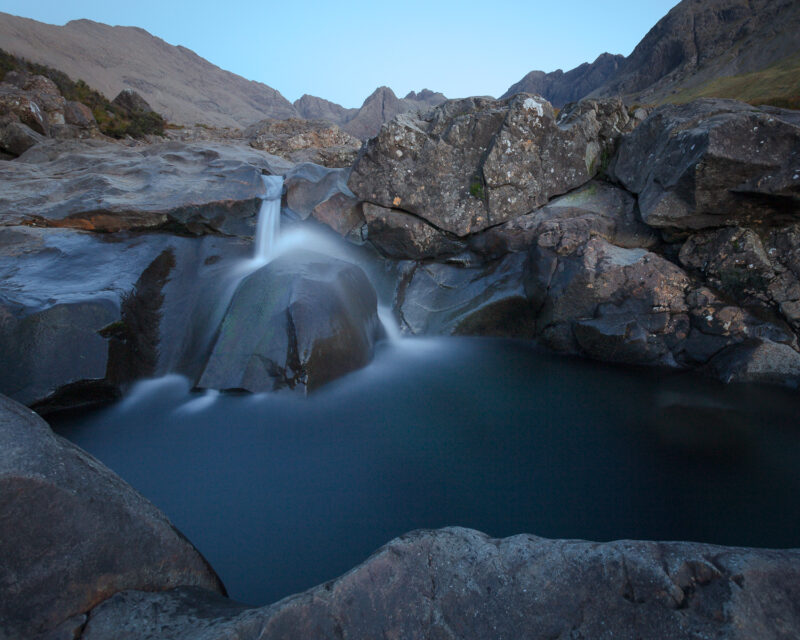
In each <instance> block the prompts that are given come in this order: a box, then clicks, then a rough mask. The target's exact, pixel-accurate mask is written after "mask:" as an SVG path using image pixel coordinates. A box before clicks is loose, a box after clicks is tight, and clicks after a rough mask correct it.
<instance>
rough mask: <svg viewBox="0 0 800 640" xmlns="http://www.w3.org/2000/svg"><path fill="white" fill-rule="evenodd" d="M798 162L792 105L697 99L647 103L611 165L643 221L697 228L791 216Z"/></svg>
mask: <svg viewBox="0 0 800 640" xmlns="http://www.w3.org/2000/svg"><path fill="white" fill-rule="evenodd" d="M799 170H800V118H798V116H797V113H796V112H793V111H788V110H783V109H775V108H771V107H762V108H757V107H751V106H749V105H746V104H744V103H741V102H736V101H733V100H708V99H704V100H698V101H695V102H692V103H689V104H686V105H681V106H671V105H670V106H664V107H660V108H659V109H657V110H656V111H654V112H653V113H652V114H651V116H650V117H649V118H648V119H647V120H646V121H645V122H644V124H642V125H641V126H639V127H638V128H637V129H636V130H635V131H634V132H633V133H632V134H631V135H630V136H627V137H626V138H625V139H624V140H623V141H622V143H621V144H620V149H619V153H618V155H617V157H616V159H615V161H614V163H613V165H612V166H611V168H610V173H611V175H612V176H613V177H614V178H615V179H617V180H619V182H620V183H622V185H623V186H625V188H626V189H628V190H629V191H632V192H633V193H636V194H637V195H638V196H639V208H640V209H641V212H642V219H643V220H644V221H645V222H646V223H647V224H649V225H650V226H653V227H673V228H678V229H702V228H705V227H717V226H722V225H736V224H739V223H744V222H753V223H755V222H768V223H769V224H776V223H777V222H780V221H781V220H786V219H791V218H795V217H796V216H797V215H798V212H800V175H799V174H798V171H799Z"/></svg>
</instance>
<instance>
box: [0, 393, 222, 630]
mask: <svg viewBox="0 0 800 640" xmlns="http://www.w3.org/2000/svg"><path fill="white" fill-rule="evenodd" d="M0 558H2V559H3V560H2V562H0V594H2V596H0V638H3V639H6V638H8V639H11V638H32V637H37V636H38V634H40V633H43V632H45V631H48V630H52V629H55V628H56V627H58V626H61V625H62V624H63V623H64V622H65V621H69V622H67V626H70V625H71V626H77V627H78V628H80V626H82V623H83V622H85V617H84V614H85V613H86V612H87V611H88V610H89V609H91V608H92V607H94V606H96V605H97V604H98V603H100V602H102V601H103V600H105V599H106V598H108V597H109V596H111V595H112V594H114V593H116V592H117V591H122V590H125V589H147V590H153V589H155V590H158V589H169V588H172V587H177V586H179V585H192V586H197V587H202V588H204V589H207V590H210V591H213V592H217V593H221V592H223V588H222V584H221V583H220V581H219V579H218V578H217V576H216V574H215V573H214V572H213V570H212V569H211V568H210V567H209V565H208V564H207V563H206V561H205V560H204V559H203V557H202V556H201V555H200V554H199V553H198V552H197V550H195V549H194V547H192V545H191V544H190V543H189V542H188V541H187V540H186V539H185V538H184V537H183V536H182V535H181V534H180V532H178V531H177V530H176V529H175V528H174V527H173V526H172V525H171V524H170V522H169V521H168V520H167V518H166V517H165V516H164V515H163V514H162V513H161V512H160V511H159V510H158V509H156V508H155V507H154V506H153V505H152V504H151V503H150V502H148V501H147V500H145V499H144V498H143V497H142V496H141V495H139V494H138V493H136V491H134V490H133V489H132V488H131V487H130V486H128V485H127V484H126V483H125V482H123V481H122V480H121V479H120V478H119V477H117V476H116V475H114V474H113V473H112V472H111V471H110V470H108V469H107V468H106V467H104V466H103V465H102V464H100V463H99V462H98V461H97V460H95V459H94V458H93V457H91V456H90V455H88V454H87V453H85V452H83V451H82V450H80V449H79V448H78V447H76V446H74V445H73V444H71V443H69V442H67V441H66V440H64V439H63V438H60V437H58V436H56V435H55V434H54V433H53V432H52V431H51V430H50V428H49V427H48V426H47V424H46V423H45V422H44V421H43V420H42V419H41V418H39V417H38V416H37V415H36V414H35V413H33V412H32V411H31V410H30V409H27V408H26V407H23V406H22V405H20V404H17V403H16V402H14V401H12V400H9V399H8V398H6V397H4V396H0Z"/></svg>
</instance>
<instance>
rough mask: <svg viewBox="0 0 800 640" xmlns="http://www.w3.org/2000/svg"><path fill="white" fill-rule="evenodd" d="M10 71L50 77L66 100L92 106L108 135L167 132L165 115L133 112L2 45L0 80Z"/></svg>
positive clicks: (140, 135) (102, 128) (122, 135)
mask: <svg viewBox="0 0 800 640" xmlns="http://www.w3.org/2000/svg"><path fill="white" fill-rule="evenodd" d="M9 71H25V72H27V73H31V74H34V75H41V76H45V77H47V78H50V80H52V81H53V82H54V83H55V84H56V86H57V87H58V90H59V91H60V92H61V95H63V96H64V97H65V98H66V99H67V100H72V101H75V102H82V103H83V104H85V105H86V106H87V107H89V108H90V109H91V110H92V113H93V114H94V118H95V120H97V125H98V126H99V127H100V131H102V132H103V133H104V134H106V135H107V136H111V137H113V138H123V137H125V136H126V135H129V136H131V137H133V138H142V137H144V136H145V135H147V134H155V135H164V126H165V124H166V123H165V122H164V118H162V117H161V116H160V115H158V114H157V113H154V112H148V113H142V112H131V111H128V110H127V109H123V108H122V107H119V106H117V105H115V104H113V103H112V102H111V101H110V100H108V98H106V97H105V96H104V95H103V94H102V93H100V92H99V91H95V90H94V89H92V88H91V87H90V86H89V85H87V84H86V83H85V82H84V81H83V80H78V81H77V82H76V81H73V80H72V79H71V78H70V77H69V76H68V75H67V74H66V73H63V72H61V71H59V70H58V69H53V68H51V67H47V66H45V65H41V64H36V63H34V62H30V61H28V60H25V59H23V58H18V57H16V56H13V55H11V54H10V53H7V52H5V51H3V50H2V49H0V82H2V81H3V78H5V75H6V73H8V72H9Z"/></svg>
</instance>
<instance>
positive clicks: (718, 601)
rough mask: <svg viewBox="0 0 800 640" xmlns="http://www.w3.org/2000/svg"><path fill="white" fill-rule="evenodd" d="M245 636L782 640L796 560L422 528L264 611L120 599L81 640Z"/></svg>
mask: <svg viewBox="0 0 800 640" xmlns="http://www.w3.org/2000/svg"><path fill="white" fill-rule="evenodd" d="M167 629H168V630H169V637H170V638H172V639H173V640H189V639H192V640H197V639H203V640H217V639H220V640H221V639H222V638H234V637H235V638H240V639H241V640H250V639H253V640H255V638H259V639H261V640H279V639H287V640H288V639H290V638H318V639H328V638H329V639H331V640H333V639H339V638H383V637H386V638H438V639H441V640H456V639H459V640H472V639H475V640H478V639H483V638H525V639H530V640H544V639H545V638H612V637H613V638H617V639H620V640H634V639H635V638H671V639H674V640H690V639H695V638H715V639H717V640H745V639H749V638H764V639H767V638H769V639H776V640H778V639H785V640H788V639H789V638H794V637H797V635H798V634H800V552H798V551H797V550H782V551H773V550H767V549H744V548H728V547H719V546H714V545H706V544H695V543H686V542H635V541H630V540H627V541H620V542H607V543H596V542H583V541H579V540H547V539H544V538H537V537H536V536H532V535H517V536H513V537H510V538H505V539H502V540H497V539H491V538H489V537H487V536H485V535H483V534H481V533H479V532H477V531H472V530H469V529H460V528H448V529H441V530H437V531H418V532H414V533H411V534H408V535H406V536H402V537H400V538H398V539H396V540H394V541H392V542H390V543H389V544H388V545H386V546H385V547H383V548H382V549H380V550H379V551H378V552H377V553H375V554H374V555H373V556H372V557H371V558H369V559H368V560H367V561H366V562H364V563H363V564H362V565H360V566H359V567H357V568H355V569H354V570H352V571H350V572H349V573H347V574H345V575H344V576H342V577H341V578H339V579H337V580H335V581H332V582H328V583H326V584H324V585H320V586H319V587H316V588H314V589H311V590H309V591H307V592H305V593H303V594H300V595H297V596H294V597H291V598H286V599H284V600H282V601H280V602H278V603H276V604H274V605H272V606H269V607H263V608H261V609H248V610H242V609H241V608H238V607H237V606H236V605H235V604H233V603H231V602H230V601H227V600H224V599H222V598H219V597H215V596H213V595H212V594H206V593H203V592H201V591H199V590H197V589H178V590H175V591H172V592H168V593H155V594H153V593H143V592H128V593H121V594H118V595H116V596H114V597H113V598H111V599H110V600H108V601H106V602H105V603H103V604H102V605H100V606H99V607H97V608H96V609H94V610H93V612H92V615H91V618H90V619H89V623H88V624H87V626H86V628H85V630H84V633H83V636H82V638H83V639H84V640H110V639H111V638H114V639H115V640H144V639H148V640H150V639H155V638H159V637H163V636H164V631H165V630H167Z"/></svg>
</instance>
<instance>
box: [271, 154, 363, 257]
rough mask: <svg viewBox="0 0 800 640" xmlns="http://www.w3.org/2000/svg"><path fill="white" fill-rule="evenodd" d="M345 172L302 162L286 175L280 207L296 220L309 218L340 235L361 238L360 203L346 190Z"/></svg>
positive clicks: (361, 215) (361, 218)
mask: <svg viewBox="0 0 800 640" xmlns="http://www.w3.org/2000/svg"><path fill="white" fill-rule="evenodd" d="M348 175H349V172H348V171H347V170H346V169H329V168H326V167H323V166H321V165H318V164H313V163H311V162H303V163H301V164H298V165H296V166H295V167H293V168H292V169H290V170H289V171H287V172H286V175H285V177H284V186H285V191H286V195H285V197H284V200H283V203H284V206H285V207H286V208H287V209H289V211H290V212H291V213H292V214H293V215H294V216H295V217H297V218H300V219H301V220H306V219H307V218H309V217H312V218H314V219H315V220H317V221H318V222H321V223H323V224H325V225H327V226H328V227H330V228H331V229H333V230H334V231H336V233H338V234H339V235H341V236H344V237H347V238H351V239H354V240H357V241H360V240H361V239H362V227H363V225H364V216H363V214H362V210H361V203H360V202H359V200H358V198H356V197H355V196H354V195H353V192H352V191H350V189H348V187H347V176H348Z"/></svg>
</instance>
